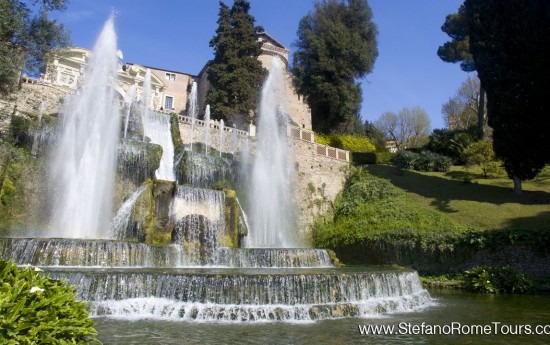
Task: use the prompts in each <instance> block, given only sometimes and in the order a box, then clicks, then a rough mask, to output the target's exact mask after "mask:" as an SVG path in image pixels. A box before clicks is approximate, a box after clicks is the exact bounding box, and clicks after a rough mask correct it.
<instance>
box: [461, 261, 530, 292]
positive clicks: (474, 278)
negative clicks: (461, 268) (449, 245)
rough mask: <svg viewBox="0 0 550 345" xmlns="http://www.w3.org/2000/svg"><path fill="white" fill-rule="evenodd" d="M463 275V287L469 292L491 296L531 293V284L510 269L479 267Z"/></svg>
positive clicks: (520, 274) (524, 277) (521, 274)
mask: <svg viewBox="0 0 550 345" xmlns="http://www.w3.org/2000/svg"><path fill="white" fill-rule="evenodd" d="M465 273H466V275H465V286H466V288H467V289H468V290H470V291H474V292H481V293H493V294H498V293H513V294H526V293H530V292H532V291H533V282H532V281H531V280H530V279H529V278H527V277H526V276H525V275H524V274H523V273H521V272H519V271H517V270H516V269H515V268H512V267H489V266H480V267H474V268H472V269H471V270H469V271H466V272H465Z"/></svg>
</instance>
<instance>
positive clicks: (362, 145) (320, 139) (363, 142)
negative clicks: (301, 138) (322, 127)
mask: <svg viewBox="0 0 550 345" xmlns="http://www.w3.org/2000/svg"><path fill="white" fill-rule="evenodd" d="M315 142H317V143H319V144H323V145H328V146H332V147H337V148H339V149H342V150H348V151H352V152H372V151H376V147H375V146H374V144H373V143H372V141H371V140H370V139H369V138H367V137H358V136H354V135H341V134H330V135H323V134H315Z"/></svg>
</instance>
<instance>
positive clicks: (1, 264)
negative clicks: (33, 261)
mask: <svg viewBox="0 0 550 345" xmlns="http://www.w3.org/2000/svg"><path fill="white" fill-rule="evenodd" d="M0 282H1V285H0V301H2V303H0V342H2V344H90V343H95V344H100V342H99V341H98V340H97V339H95V338H94V335H96V334H97V332H96V330H95V329H94V328H93V326H94V322H93V321H92V320H91V319H90V318H88V311H87V310H86V303H85V302H78V301H76V298H75V293H74V288H73V287H69V286H67V285H66V283H65V282H63V281H58V280H52V279H49V278H48V277H46V276H44V275H43V274H42V272H40V271H39V270H38V269H35V268H33V267H30V266H27V267H26V268H23V269H21V270H20V269H19V268H17V266H16V265H15V264H14V263H13V261H8V262H6V261H3V260H0Z"/></svg>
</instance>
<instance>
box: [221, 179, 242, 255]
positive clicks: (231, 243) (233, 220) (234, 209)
mask: <svg viewBox="0 0 550 345" xmlns="http://www.w3.org/2000/svg"><path fill="white" fill-rule="evenodd" d="M224 192H225V237H224V241H225V242H227V243H225V245H226V246H227V247H230V248H238V247H240V241H241V234H240V231H239V223H240V222H239V220H240V216H241V210H240V208H239V203H238V202H237V193H236V192H235V191H234V190H230V189H226V190H224Z"/></svg>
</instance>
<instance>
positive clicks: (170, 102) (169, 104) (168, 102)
mask: <svg viewBox="0 0 550 345" xmlns="http://www.w3.org/2000/svg"><path fill="white" fill-rule="evenodd" d="M164 109H174V97H172V96H165V97H164Z"/></svg>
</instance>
